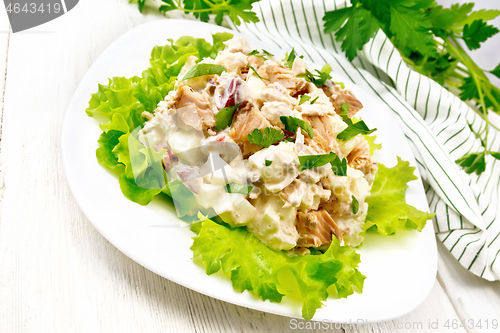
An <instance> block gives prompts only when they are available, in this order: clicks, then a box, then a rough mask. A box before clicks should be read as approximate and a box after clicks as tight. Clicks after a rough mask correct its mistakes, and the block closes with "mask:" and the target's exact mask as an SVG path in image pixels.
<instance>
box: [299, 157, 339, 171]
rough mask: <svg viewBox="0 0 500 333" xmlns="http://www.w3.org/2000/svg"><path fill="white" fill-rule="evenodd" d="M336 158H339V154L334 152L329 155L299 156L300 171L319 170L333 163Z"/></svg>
mask: <svg viewBox="0 0 500 333" xmlns="http://www.w3.org/2000/svg"><path fill="white" fill-rule="evenodd" d="M335 157H337V158H338V156H337V154H335V153H334V152H330V153H329V154H320V155H305V156H299V162H300V170H301V171H302V170H307V169H312V168H318V167H320V166H323V165H325V164H327V163H330V162H332V161H333V160H334V159H335Z"/></svg>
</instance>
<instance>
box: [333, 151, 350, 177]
mask: <svg viewBox="0 0 500 333" xmlns="http://www.w3.org/2000/svg"><path fill="white" fill-rule="evenodd" d="M330 164H331V165H332V171H333V173H334V174H335V175H336V176H342V177H345V176H347V160H346V159H345V158H343V159H342V160H340V157H339V156H338V155H335V158H334V159H333V160H332V161H330Z"/></svg>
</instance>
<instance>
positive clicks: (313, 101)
mask: <svg viewBox="0 0 500 333" xmlns="http://www.w3.org/2000/svg"><path fill="white" fill-rule="evenodd" d="M318 98H319V96H316V98H315V99H313V100H312V101H311V105H313V104H314V103H315V102H316V101H317V100H318ZM299 105H300V104H299Z"/></svg>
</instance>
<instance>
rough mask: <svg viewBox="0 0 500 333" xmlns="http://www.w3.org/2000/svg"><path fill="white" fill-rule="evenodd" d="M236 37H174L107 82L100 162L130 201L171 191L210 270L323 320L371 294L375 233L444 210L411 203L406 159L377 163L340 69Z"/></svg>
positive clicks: (95, 103)
mask: <svg viewBox="0 0 500 333" xmlns="http://www.w3.org/2000/svg"><path fill="white" fill-rule="evenodd" d="M232 37H233V36H232V35H231V34H228V33H219V34H215V35H213V43H212V44H210V43H208V42H206V41H205V40H203V39H196V38H192V37H182V38H180V39H179V40H177V41H176V42H174V41H172V40H170V41H169V42H170V44H169V45H166V46H163V47H155V48H154V49H153V51H152V53H151V60H150V62H151V67H150V68H148V69H146V70H145V71H144V72H143V73H142V76H141V77H138V76H135V77H132V78H123V77H115V78H112V79H110V80H109V83H108V85H106V86H105V85H99V89H98V91H97V92H96V93H95V94H93V95H92V98H91V100H90V103H89V107H88V108H87V110H86V111H87V114H88V115H89V116H92V117H94V118H96V119H97V120H98V121H99V122H100V123H101V125H100V126H101V129H102V130H103V133H102V134H101V136H100V138H99V140H98V142H99V148H98V149H97V151H96V156H97V159H98V161H99V162H100V163H101V164H102V165H103V166H105V167H107V168H108V169H111V170H113V171H114V172H115V173H116V174H117V175H118V177H119V183H120V187H121V189H122V192H123V194H124V195H125V196H126V197H128V198H129V199H130V200H132V201H134V202H137V203H139V204H141V205H146V204H148V203H149V202H151V201H152V200H153V199H154V197H155V196H157V195H168V196H170V197H172V199H173V202H174V203H175V206H176V210H177V213H178V215H179V217H180V218H181V219H182V220H184V221H186V223H191V230H192V231H193V232H194V233H195V237H194V241H193V245H192V247H191V249H192V250H193V256H194V257H200V258H201V259H202V260H203V262H204V264H205V266H206V272H207V274H209V275H210V274H213V273H215V272H218V271H220V270H222V271H223V272H224V273H226V274H227V275H228V276H229V278H230V279H231V282H232V284H233V286H234V288H235V289H236V290H238V291H240V292H243V291H245V290H247V291H248V292H250V293H252V294H254V295H255V296H257V297H260V298H262V300H269V301H271V302H280V301H281V300H282V298H283V297H284V296H288V297H292V298H294V299H297V300H300V301H302V304H303V306H302V316H303V317H304V318H305V319H311V318H312V317H313V316H314V313H315V311H316V309H318V308H319V307H321V305H322V301H324V300H326V298H327V297H329V296H330V297H336V298H342V297H347V296H349V295H351V294H352V293H354V292H362V289H363V282H364V279H365V276H364V275H362V274H361V272H359V270H358V269H357V266H358V264H359V262H360V256H359V255H358V254H357V253H356V247H359V246H362V242H363V239H364V237H365V236H366V235H368V234H369V232H378V233H380V234H382V235H391V234H394V233H395V232H396V231H397V229H399V228H410V229H417V230H419V231H420V230H422V228H423V227H424V226H425V223H426V221H427V220H428V219H430V218H432V215H431V214H428V213H425V212H421V211H419V210H417V209H416V208H414V207H412V206H410V205H407V204H406V202H405V192H406V188H407V182H408V181H411V180H414V179H416V177H415V176H414V174H413V171H414V168H412V167H410V166H409V163H408V162H405V161H402V160H401V159H399V158H398V163H397V164H396V166H394V167H392V168H387V167H386V166H384V165H382V164H380V163H377V162H376V161H375V160H374V159H373V158H372V155H373V152H374V150H376V149H377V148H379V147H380V145H377V144H376V143H375V136H374V135H372V133H373V132H374V131H375V130H376V129H371V128H369V127H368V126H367V124H365V123H364V121H363V120H361V119H359V118H357V117H356V116H355V114H356V113H357V112H358V111H359V110H360V109H361V108H362V107H363V106H362V103H361V102H360V101H358V100H357V99H356V97H355V96H354V95H353V93H352V92H351V91H349V90H348V89H346V88H345V87H344V85H343V83H340V82H334V79H333V78H332V77H331V75H330V74H331V73H330V72H331V68H330V67H329V66H328V65H325V67H323V68H322V69H321V70H313V69H311V68H309V67H308V66H307V63H306V62H305V61H304V60H303V58H302V57H301V56H299V55H297V54H296V53H295V52H294V50H291V51H290V52H289V53H288V54H287V55H286V56H285V58H284V59H278V58H277V57H275V56H274V55H273V54H271V53H270V52H268V51H266V50H254V49H252V48H251V47H250V46H249V45H248V43H247V42H246V41H245V40H244V39H242V38H232Z"/></svg>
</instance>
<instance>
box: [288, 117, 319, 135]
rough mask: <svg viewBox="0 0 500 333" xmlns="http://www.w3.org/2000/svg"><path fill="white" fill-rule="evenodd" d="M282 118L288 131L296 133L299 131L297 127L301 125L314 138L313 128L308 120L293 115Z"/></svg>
mask: <svg viewBox="0 0 500 333" xmlns="http://www.w3.org/2000/svg"><path fill="white" fill-rule="evenodd" d="M280 120H281V122H282V123H283V124H284V125H285V129H286V130H287V131H289V132H292V133H293V134H295V133H297V128H298V127H300V128H302V129H303V130H304V131H305V132H306V133H307V135H309V137H310V138H311V139H312V138H313V136H314V133H313V128H312V126H311V124H309V123H308V122H306V121H304V120H302V119H299V118H295V117H291V116H290V117H286V116H281V117H280Z"/></svg>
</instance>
